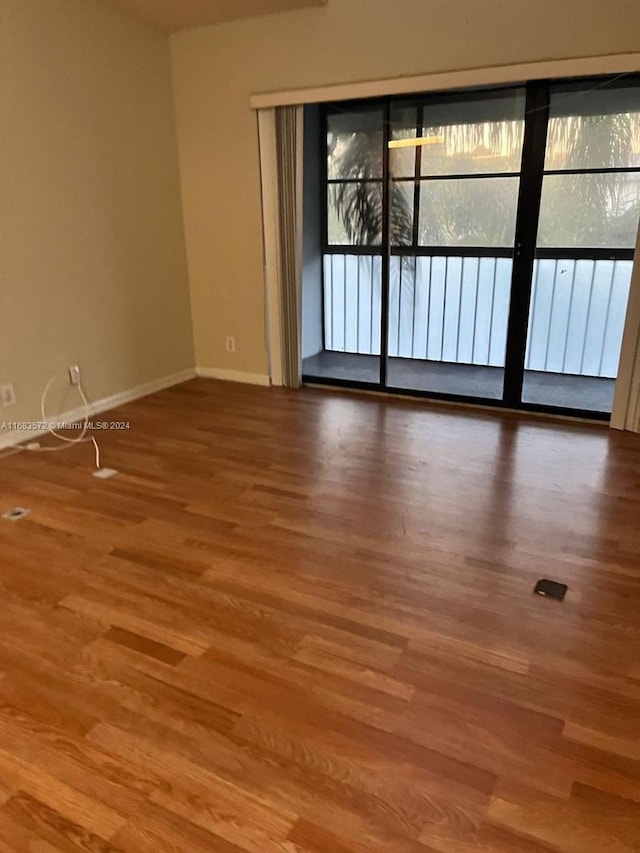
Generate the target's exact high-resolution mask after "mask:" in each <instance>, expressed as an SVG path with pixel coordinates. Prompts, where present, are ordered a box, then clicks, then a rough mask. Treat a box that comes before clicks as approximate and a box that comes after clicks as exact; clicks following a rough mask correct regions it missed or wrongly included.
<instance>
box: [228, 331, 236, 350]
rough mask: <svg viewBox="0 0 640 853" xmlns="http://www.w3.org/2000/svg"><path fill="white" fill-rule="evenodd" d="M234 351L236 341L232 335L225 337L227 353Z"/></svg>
mask: <svg viewBox="0 0 640 853" xmlns="http://www.w3.org/2000/svg"><path fill="white" fill-rule="evenodd" d="M235 351H236V339H235V338H234V337H233V335H227V352H235Z"/></svg>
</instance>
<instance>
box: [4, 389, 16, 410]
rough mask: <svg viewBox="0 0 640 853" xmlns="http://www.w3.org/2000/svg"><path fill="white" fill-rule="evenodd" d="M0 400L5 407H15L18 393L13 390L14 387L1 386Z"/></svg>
mask: <svg viewBox="0 0 640 853" xmlns="http://www.w3.org/2000/svg"><path fill="white" fill-rule="evenodd" d="M0 399H1V400H2V405H3V406H15V404H16V392H15V391H14V390H13V385H0Z"/></svg>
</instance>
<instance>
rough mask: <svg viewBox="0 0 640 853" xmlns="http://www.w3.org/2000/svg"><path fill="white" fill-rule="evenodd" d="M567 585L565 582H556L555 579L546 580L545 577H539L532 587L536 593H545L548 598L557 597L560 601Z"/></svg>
mask: <svg viewBox="0 0 640 853" xmlns="http://www.w3.org/2000/svg"><path fill="white" fill-rule="evenodd" d="M568 588H569V587H568V586H567V585H566V583H558V582H557V581H550V580H546V579H545V578H540V580H539V581H538V583H537V584H536V585H535V587H534V588H533V591H534V592H535V593H536V594H537V595H546V596H548V597H549V598H557V599H558V601H562V600H563V598H564V596H565V593H566V592H567V589H568Z"/></svg>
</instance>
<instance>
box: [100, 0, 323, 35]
mask: <svg viewBox="0 0 640 853" xmlns="http://www.w3.org/2000/svg"><path fill="white" fill-rule="evenodd" d="M104 2H106V3H108V4H109V5H110V6H115V7H116V8H117V9H121V10H122V11H123V12H126V13H127V14H128V15H132V16H133V17H134V18H138V19H139V20H140V21H145V22H146V23H147V24H152V25H153V26H155V27H159V28H160V29H162V30H165V31H166V32H171V33H173V32H177V31H178V30H186V29H188V28H189V27H202V26H205V25H207V24H220V23H222V21H232V20H235V19H237V18H250V17H254V16H256V15H269V14H271V13H273V12H289V11H291V10H293V9H307V8H309V7H311V6H326V5H327V3H328V0H104Z"/></svg>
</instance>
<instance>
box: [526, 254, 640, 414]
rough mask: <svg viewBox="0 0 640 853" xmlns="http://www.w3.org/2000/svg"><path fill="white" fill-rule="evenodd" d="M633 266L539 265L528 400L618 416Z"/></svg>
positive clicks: (574, 262)
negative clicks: (616, 399) (616, 389)
mask: <svg viewBox="0 0 640 853" xmlns="http://www.w3.org/2000/svg"><path fill="white" fill-rule="evenodd" d="M632 267H633V262H632V261H612V260H601V261H593V260H587V259H582V260H573V259H566V258H565V259H563V258H558V259H553V260H552V259H545V260H538V261H536V264H535V268H534V272H533V290H532V294H531V313H530V319H529V330H528V336H527V353H526V362H525V367H526V370H525V378H524V389H523V400H524V401H525V402H528V403H539V404H542V405H547V406H560V407H563V408H574V409H583V410H590V411H596V412H610V411H611V405H612V402H613V392H614V387H615V381H616V376H617V374H618V361H619V358H620V348H621V346H622V334H623V331H624V321H625V316H626V311H627V301H628V297H629V286H630V283H631V270H632Z"/></svg>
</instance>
